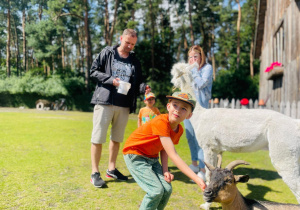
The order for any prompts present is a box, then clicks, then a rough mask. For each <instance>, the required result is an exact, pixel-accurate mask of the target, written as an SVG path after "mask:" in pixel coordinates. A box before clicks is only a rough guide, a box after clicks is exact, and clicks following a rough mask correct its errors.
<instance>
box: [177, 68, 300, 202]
mask: <svg viewBox="0 0 300 210" xmlns="http://www.w3.org/2000/svg"><path fill="white" fill-rule="evenodd" d="M189 69H190V66H188V65H187V64H184V63H177V64H175V65H174V66H173V67H172V70H171V74H172V77H173V78H172V80H171V82H172V83H173V84H174V86H175V87H177V88H180V89H181V90H182V91H185V92H188V93H190V94H191V95H193V96H194V95H195V94H194V91H193V89H192V87H191V84H192V82H191V79H192V77H191V74H190V70H189ZM190 120H191V123H192V125H193V127H194V130H195V134H196V137H197V140H198V143H199V146H200V147H201V148H202V149H203V152H204V160H205V162H207V163H209V164H211V165H213V166H216V164H217V155H218V154H222V152H224V151H229V152H253V151H257V150H262V149H268V150H269V156H270V158H271V162H272V164H273V166H274V167H275V169H276V170H277V171H278V173H279V175H280V176H281V177H282V179H283V181H284V182H285V183H286V184H287V185H288V187H289V188H290V189H291V191H292V192H293V194H294V195H295V196H296V198H297V201H298V203H300V121H297V120H295V119H292V118H290V117H288V116H285V115H283V114H281V113H279V112H275V111H272V110H266V109H226V108H215V109H205V108H203V107H201V106H200V104H199V103H197V104H196V108H195V110H194V113H193V116H192V118H191V119H190ZM207 174H208V173H207ZM207 174H206V178H207V180H209V177H208V175H207Z"/></svg>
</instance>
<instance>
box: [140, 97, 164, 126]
mask: <svg viewBox="0 0 300 210" xmlns="http://www.w3.org/2000/svg"><path fill="white" fill-rule="evenodd" d="M144 103H145V104H146V107H143V108H141V109H140V111H139V115H138V127H140V126H141V125H144V124H145V123H146V122H148V121H150V120H152V119H153V118H154V117H156V116H157V115H160V112H159V110H158V108H156V107H154V104H155V95H154V93H152V92H150V93H148V94H146V95H145V98H144Z"/></svg>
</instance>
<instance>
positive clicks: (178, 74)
mask: <svg viewBox="0 0 300 210" xmlns="http://www.w3.org/2000/svg"><path fill="white" fill-rule="evenodd" d="M191 68H194V65H188V64H186V63H176V64H174V65H173V67H172V69H171V75H172V80H171V83H173V85H174V88H179V89H180V90H181V91H184V92H187V93H189V94H191V95H192V96H194V91H193V89H192V87H191V84H192V74H191Z"/></svg>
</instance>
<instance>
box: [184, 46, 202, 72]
mask: <svg viewBox="0 0 300 210" xmlns="http://www.w3.org/2000/svg"><path fill="white" fill-rule="evenodd" d="M192 51H195V52H197V53H199V54H200V58H201V61H200V65H199V67H200V68H201V67H202V66H204V64H205V63H206V56H205V53H204V51H203V49H202V47H200V46H199V45H194V46H192V47H190V49H189V52H188V54H190V52H192Z"/></svg>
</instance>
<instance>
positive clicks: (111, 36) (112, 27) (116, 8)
mask: <svg viewBox="0 0 300 210" xmlns="http://www.w3.org/2000/svg"><path fill="white" fill-rule="evenodd" d="M118 6H119V0H115V11H114V19H113V22H112V24H111V28H110V32H109V43H108V45H109V46H111V45H112V40H113V37H114V31H115V25H116V22H117V17H118V13H117V12H118Z"/></svg>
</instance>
